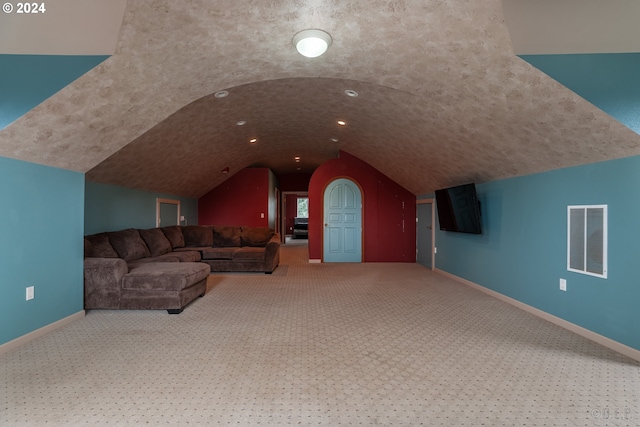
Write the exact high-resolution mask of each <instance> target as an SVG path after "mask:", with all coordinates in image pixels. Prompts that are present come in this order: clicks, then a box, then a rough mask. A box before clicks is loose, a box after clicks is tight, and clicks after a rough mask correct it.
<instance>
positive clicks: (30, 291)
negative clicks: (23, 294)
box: [27, 286, 35, 301]
mask: <svg viewBox="0 0 640 427" xmlns="http://www.w3.org/2000/svg"><path fill="white" fill-rule="evenodd" d="M34 298H35V286H29V287H28V288H27V301H29V300H32V299H34Z"/></svg>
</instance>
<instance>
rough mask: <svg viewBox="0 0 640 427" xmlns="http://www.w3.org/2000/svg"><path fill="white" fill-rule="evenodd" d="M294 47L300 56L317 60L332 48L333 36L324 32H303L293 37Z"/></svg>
mask: <svg viewBox="0 0 640 427" xmlns="http://www.w3.org/2000/svg"><path fill="white" fill-rule="evenodd" d="M293 45H294V46H295V47H296V49H297V50H298V52H299V53H300V55H302V56H306V57H307V58H317V57H318V56H320V55H322V54H323V53H325V52H326V51H327V49H329V46H331V36H330V35H329V33H327V32H325V31H322V30H303V31H300V32H299V33H298V34H296V35H295V36H293Z"/></svg>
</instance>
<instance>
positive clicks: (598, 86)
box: [521, 53, 640, 133]
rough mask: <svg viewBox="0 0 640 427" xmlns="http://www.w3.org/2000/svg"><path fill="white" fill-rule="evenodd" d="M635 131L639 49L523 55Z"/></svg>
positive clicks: (639, 110) (639, 125)
mask: <svg viewBox="0 0 640 427" xmlns="http://www.w3.org/2000/svg"><path fill="white" fill-rule="evenodd" d="M521 58H522V59H524V60H525V61H527V62H528V63H530V64H531V65H533V66H534V67H536V68H538V69H539V70H540V71H542V72H544V73H545V74H547V75H548V76H550V77H552V78H553V79H555V80H557V81H558V82H560V83H561V84H562V85H564V86H566V87H568V88H569V89H571V90H572V91H574V92H575V93H577V94H578V95H580V96H581V97H583V98H584V99H586V100H587V101H589V102H591V103H592V104H593V105H595V106H596V107H598V108H600V109H601V110H603V111H604V112H606V113H607V114H609V115H610V116H612V117H614V118H615V119H616V120H618V121H619V122H621V123H622V124H624V125H626V126H627V127H628V128H630V129H631V130H633V131H635V132H636V133H640V85H639V84H638V76H639V75H640V53H601V54H600V53H599V54H573V55H522V56H521Z"/></svg>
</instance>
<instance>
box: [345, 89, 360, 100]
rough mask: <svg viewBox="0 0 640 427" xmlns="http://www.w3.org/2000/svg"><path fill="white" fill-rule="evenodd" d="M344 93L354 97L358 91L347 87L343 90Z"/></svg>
mask: <svg viewBox="0 0 640 427" xmlns="http://www.w3.org/2000/svg"><path fill="white" fill-rule="evenodd" d="M344 94H345V95H347V96H351V97H353V98H355V97H356V96H358V92H356V91H355V90H352V89H347V90H345V91H344Z"/></svg>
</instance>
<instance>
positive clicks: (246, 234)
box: [242, 227, 274, 247]
mask: <svg viewBox="0 0 640 427" xmlns="http://www.w3.org/2000/svg"><path fill="white" fill-rule="evenodd" d="M273 233H274V231H273V230H272V229H270V228H267V227H242V246H253V247H259V246H267V243H269V240H271V238H272V237H273Z"/></svg>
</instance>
